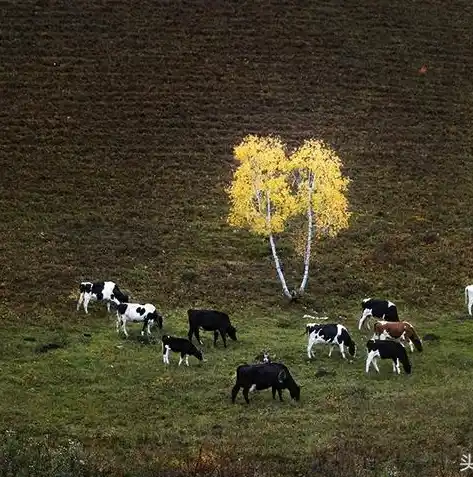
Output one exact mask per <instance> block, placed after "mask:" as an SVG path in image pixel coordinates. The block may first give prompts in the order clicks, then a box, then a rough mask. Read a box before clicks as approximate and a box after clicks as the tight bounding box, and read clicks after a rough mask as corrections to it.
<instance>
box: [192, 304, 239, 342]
mask: <svg viewBox="0 0 473 477" xmlns="http://www.w3.org/2000/svg"><path fill="white" fill-rule="evenodd" d="M187 316H188V318H189V333H188V335H187V337H188V338H189V341H192V336H193V335H195V337H196V338H197V340H198V341H199V343H200V344H201V345H202V344H203V343H202V341H201V339H200V335H199V328H202V329H204V330H205V331H213V332H214V346H215V345H216V343H217V338H218V334H219V333H220V336H221V337H222V340H223V346H224V347H225V348H226V347H227V339H226V337H227V335H228V336H229V337H230V338H231V339H232V340H233V341H237V337H236V331H237V330H236V328H235V327H234V326H232V324H231V323H230V318H229V317H228V315H227V314H226V313H223V312H221V311H215V310H194V309H190V310H187Z"/></svg>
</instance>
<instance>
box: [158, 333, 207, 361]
mask: <svg viewBox="0 0 473 477" xmlns="http://www.w3.org/2000/svg"><path fill="white" fill-rule="evenodd" d="M162 342H163V343H162V345H163V363H164V364H169V352H170V351H174V352H175V353H181V358H180V359H179V365H178V366H180V365H181V363H182V361H183V360H184V358H185V359H186V366H189V356H195V357H196V358H197V359H198V360H199V361H204V357H203V354H202V351H201V350H199V349H197V347H196V346H195V345H194V344H193V343H191V342H190V341H189V340H188V339H186V338H176V337H175V336H169V335H164V336H163V338H162Z"/></svg>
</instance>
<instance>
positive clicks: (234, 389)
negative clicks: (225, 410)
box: [232, 384, 240, 404]
mask: <svg viewBox="0 0 473 477" xmlns="http://www.w3.org/2000/svg"><path fill="white" fill-rule="evenodd" d="M238 391H240V386H239V385H238V384H235V386H233V389H232V403H233V404H235V399H236V397H237V394H238Z"/></svg>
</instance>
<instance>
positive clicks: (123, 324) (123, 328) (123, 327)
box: [122, 318, 128, 338]
mask: <svg viewBox="0 0 473 477" xmlns="http://www.w3.org/2000/svg"><path fill="white" fill-rule="evenodd" d="M125 324H126V318H122V330H123V333H125V336H126V337H127V338H128V331H126V326H125Z"/></svg>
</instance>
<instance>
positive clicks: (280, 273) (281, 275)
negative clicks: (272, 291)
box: [266, 192, 293, 299]
mask: <svg viewBox="0 0 473 477" xmlns="http://www.w3.org/2000/svg"><path fill="white" fill-rule="evenodd" d="M266 222H267V224H268V229H270V227H269V224H270V223H271V201H270V198H269V192H266ZM269 243H270V244H271V251H272V253H273V259H274V265H275V267H276V271H277V272H278V277H279V280H280V281H281V285H282V290H283V292H284V295H286V296H287V297H288V298H290V299H292V298H293V296H292V295H291V292H290V291H289V288H288V287H287V284H286V279H285V278H284V273H283V271H282V269H281V263H280V262H279V257H278V254H277V252H276V244H275V242H274V237H273V234H272V233H271V232H270V233H269Z"/></svg>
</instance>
